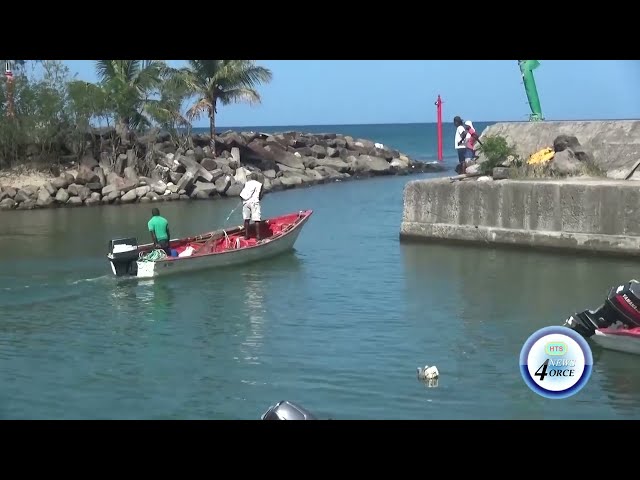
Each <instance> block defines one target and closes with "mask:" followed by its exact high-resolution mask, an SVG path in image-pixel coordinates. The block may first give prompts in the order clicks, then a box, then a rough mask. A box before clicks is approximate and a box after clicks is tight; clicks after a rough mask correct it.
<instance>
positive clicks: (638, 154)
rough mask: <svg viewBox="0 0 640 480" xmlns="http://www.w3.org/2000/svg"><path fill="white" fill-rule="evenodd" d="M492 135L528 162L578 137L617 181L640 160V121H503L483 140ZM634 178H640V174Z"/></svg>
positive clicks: (637, 173) (608, 175) (492, 128)
mask: <svg viewBox="0 0 640 480" xmlns="http://www.w3.org/2000/svg"><path fill="white" fill-rule="evenodd" d="M492 135H499V136H502V137H504V138H505V139H506V140H507V142H508V143H509V144H510V145H513V146H514V147H515V150H516V152H517V154H518V155H519V156H520V157H521V158H523V159H525V160H526V159H527V158H529V156H530V155H531V154H533V153H535V152H537V151H539V150H541V149H543V148H545V147H553V144H554V139H556V138H557V137H559V136H561V135H568V136H573V137H576V138H577V140H578V142H579V143H580V145H581V146H582V147H583V148H584V150H586V151H587V152H589V153H590V155H591V156H592V158H593V160H594V163H595V164H596V165H597V166H598V167H599V168H600V169H601V170H603V171H604V172H606V174H607V177H610V178H614V179H620V178H624V177H625V175H626V174H627V173H628V172H629V171H630V170H631V169H632V168H633V166H634V164H635V162H637V161H638V160H640V120H608V121H595V120H591V121H586V120H585V121H544V122H500V123H496V124H494V125H491V126H489V127H487V128H486V129H485V130H484V131H483V132H482V134H481V138H483V137H488V136H492ZM480 161H482V156H481V157H480ZM632 179H633V180H636V179H640V171H638V172H636V173H635V174H634V176H633V177H632Z"/></svg>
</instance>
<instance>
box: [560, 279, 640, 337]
mask: <svg viewBox="0 0 640 480" xmlns="http://www.w3.org/2000/svg"><path fill="white" fill-rule="evenodd" d="M617 322H620V323H622V324H623V325H624V326H625V327H626V328H637V327H640V282H638V281H637V280H631V281H629V282H628V283H625V284H623V285H620V286H618V287H612V288H611V289H610V290H609V294H608V295H607V299H606V300H605V302H604V303H603V304H602V305H601V306H600V307H599V308H598V309H596V310H585V311H583V312H580V313H576V314H574V315H572V316H570V317H569V318H568V319H567V320H566V321H565V323H564V325H565V326H566V327H569V328H571V329H573V330H575V331H576V332H578V333H579V334H580V335H582V336H583V337H586V338H589V337H591V336H592V335H594V334H595V331H596V330H597V329H600V328H607V327H610V326H612V325H613V324H615V323H617Z"/></svg>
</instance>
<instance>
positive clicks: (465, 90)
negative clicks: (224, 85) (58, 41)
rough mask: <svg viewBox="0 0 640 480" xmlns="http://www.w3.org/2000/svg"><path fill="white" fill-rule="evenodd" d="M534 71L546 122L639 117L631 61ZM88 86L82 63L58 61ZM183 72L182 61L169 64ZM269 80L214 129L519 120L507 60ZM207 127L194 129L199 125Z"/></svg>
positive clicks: (294, 64)
mask: <svg viewBox="0 0 640 480" xmlns="http://www.w3.org/2000/svg"><path fill="white" fill-rule="evenodd" d="M540 62H541V66H540V68H538V69H537V70H535V71H534V76H535V80H536V84H537V87H538V92H539V95H540V101H541V104H542V111H543V113H544V115H545V117H546V119H547V120H574V119H582V120H589V119H620V118H640V88H639V87H640V61H638V60H626V61H623V60H541V61H540ZM65 63H66V64H67V65H68V66H69V67H70V69H71V71H72V73H77V74H78V77H79V78H82V79H85V80H88V81H95V80H96V77H95V74H94V67H93V62H92V61H91V60H66V61H65ZM168 63H169V64H171V65H173V66H182V65H183V64H184V61H183V60H170V61H168ZM258 63H259V64H260V65H263V66H266V67H268V68H270V69H271V70H272V72H273V80H272V82H271V83H270V84H269V85H265V86H262V87H260V89H259V91H260V94H261V95H262V104H261V105H258V106H254V107H251V106H248V105H230V106H226V107H219V108H218V112H219V113H218V117H217V122H216V123H217V125H219V126H255V125H260V126H271V125H274V126H280V125H332V124H361V123H413V122H435V120H436V107H435V106H434V102H435V100H436V98H437V96H438V94H440V95H442V99H443V101H444V102H445V103H444V105H443V114H444V120H445V121H449V120H450V119H452V118H453V116H455V115H460V116H462V117H463V118H467V119H473V120H474V121H498V120H526V119H527V116H528V114H529V107H528V104H527V98H526V94H525V91H524V87H523V85H522V82H521V78H520V70H519V68H518V63H517V61H516V60H259V61H258ZM206 125H207V119H206V118H205V119H202V120H200V121H199V122H198V123H197V124H195V126H206Z"/></svg>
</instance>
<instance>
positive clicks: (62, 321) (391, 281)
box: [0, 177, 640, 419]
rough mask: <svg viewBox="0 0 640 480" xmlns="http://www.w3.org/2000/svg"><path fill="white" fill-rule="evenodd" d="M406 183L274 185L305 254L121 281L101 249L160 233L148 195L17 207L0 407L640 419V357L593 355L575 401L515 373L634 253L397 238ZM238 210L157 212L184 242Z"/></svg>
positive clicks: (270, 207) (7, 217)
mask: <svg viewBox="0 0 640 480" xmlns="http://www.w3.org/2000/svg"><path fill="white" fill-rule="evenodd" d="M412 178H416V177H400V178H386V179H375V180H366V181H360V182H349V183H335V184H331V185H325V186H318V187H313V188H309V189H301V190H292V191H287V192H281V193H277V194H272V195H269V196H267V197H266V198H265V200H264V206H263V212H264V214H265V215H276V214H280V213H285V212H289V211H297V210H299V209H306V208H311V209H314V210H315V213H314V215H313V217H312V219H311V220H310V222H309V223H308V224H307V225H306V227H305V229H304V231H303V232H302V235H301V236H300V238H299V241H298V243H297V249H296V251H295V252H294V253H291V254H289V255H286V256H282V257H279V258H277V259H273V260H271V261H265V262H263V263H259V264H258V263H256V264H253V265H249V266H245V267H243V268H232V269H226V270H220V271H215V272H214V271H210V272H202V273H198V274H191V275H181V276H175V277H173V278H171V277H169V278H165V279H158V280H147V281H136V280H134V281H120V282H116V281H114V280H113V279H112V278H111V277H110V276H109V275H110V269H109V267H108V264H107V263H106V261H105V257H104V255H105V253H106V248H107V242H108V240H109V239H110V238H112V237H118V236H124V235H131V234H133V235H137V236H138V237H139V238H140V239H141V240H144V241H146V240H147V233H146V231H145V225H146V221H147V219H148V216H149V213H150V208H151V207H150V206H148V205H130V206H121V207H97V208H81V209H59V210H52V211H31V212H3V213H2V227H1V228H0V261H1V262H2V263H1V264H2V269H1V271H0V305H1V306H2V314H1V316H2V318H1V320H0V381H1V384H2V389H0V417H1V418H5V419H7V418H57V419H66V418H80V419H84V418H103V419H137V418H143V419H172V418H183V419H201V418H209V419H255V418H259V416H260V414H261V413H262V412H263V411H264V410H265V409H266V408H267V407H268V406H269V405H271V404H273V403H274V402H276V401H278V400H281V399H289V400H293V401H297V402H300V403H301V404H302V405H304V406H306V407H307V408H309V409H310V410H312V411H313V412H315V413H316V414H318V415H319V416H321V417H324V418H327V417H331V418H336V419H394V418H403V419H444V418H454V419H468V418H498V419H500V418H507V419H510V418H514V419H515V418H547V419H550V418H586V419H594V418H640V375H638V373H637V372H638V370H637V368H638V366H640V358H639V357H634V356H629V355H624V354H618V353H613V352H602V351H599V350H594V353H595V359H596V367H595V371H594V373H593V376H592V378H591V381H590V382H589V384H588V385H587V386H586V387H585V388H584V389H583V390H582V392H580V393H579V394H578V395H577V396H575V397H573V398H570V399H567V400H555V401H552V400H545V399H542V398H540V397H537V396H536V395H535V394H533V393H532V392H530V391H529V390H528V388H527V387H526V386H525V385H524V383H523V381H522V379H521V377H520V373H519V369H518V354H519V351H520V348H521V346H522V343H523V342H524V341H525V339H526V338H527V337H528V336H529V335H530V334H531V333H532V332H533V331H534V330H536V329H537V328H540V327H542V326H546V325H549V324H557V323H560V322H561V321H562V320H563V319H564V317H565V316H566V315H567V314H568V313H570V312H572V311H574V310H576V309H580V308H583V307H586V306H590V305H593V304H595V303H598V302H600V301H601V300H602V299H603V298H604V295H605V292H606V290H607V288H608V287H609V286H610V285H613V284H615V283H617V282H619V281H621V280H627V279H629V278H633V277H637V276H638V264H637V263H636V264H633V263H625V262H622V261H614V260H605V259H593V258H591V259H587V258H581V257H575V256H558V255H553V256H552V255H546V254H539V253H528V252H522V251H497V250H491V249H481V248H467V247H449V246H425V245H404V244H400V243H399V241H398V228H399V222H400V220H401V211H402V189H403V187H404V185H405V183H406V182H407V181H408V180H410V179H412ZM235 205H236V202H235V200H224V201H222V200H220V201H202V202H194V203H185V202H176V203H167V204H161V205H160V207H161V212H162V213H163V214H164V215H165V216H166V217H167V218H168V219H169V220H170V222H171V224H172V233H173V234H174V236H179V235H188V234H192V233H195V232H199V231H203V230H208V229H212V228H216V227H219V226H220V225H221V224H222V222H223V221H224V219H225V218H226V216H227V215H228V214H229V212H230V210H231V209H232V208H233V207H234V206H235ZM239 218H240V217H239V212H236V214H235V215H234V216H233V217H232V221H233V222H234V223H235V221H239ZM424 364H429V365H434V364H435V365H437V366H438V368H439V370H440V372H441V378H440V381H439V385H438V387H437V388H426V387H425V386H424V385H423V384H422V383H420V382H419V381H418V380H417V379H416V373H415V369H416V367H417V366H419V365H424Z"/></svg>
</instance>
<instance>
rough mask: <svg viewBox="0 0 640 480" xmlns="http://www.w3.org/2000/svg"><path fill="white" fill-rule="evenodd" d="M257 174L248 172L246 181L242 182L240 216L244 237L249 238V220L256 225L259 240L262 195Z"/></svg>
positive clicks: (262, 191)
mask: <svg viewBox="0 0 640 480" xmlns="http://www.w3.org/2000/svg"><path fill="white" fill-rule="evenodd" d="M258 178H259V177H258V175H257V174H256V173H255V172H253V173H251V174H249V177H248V180H247V183H245V184H244V188H243V189H242V191H241V192H240V197H241V198H242V218H243V219H244V238H245V239H247V240H248V239H249V226H250V224H251V223H250V222H254V224H255V226H256V239H257V240H260V239H261V235H260V221H261V212H260V200H262V196H263V195H264V190H263V188H262V183H260V182H259V181H258Z"/></svg>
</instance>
